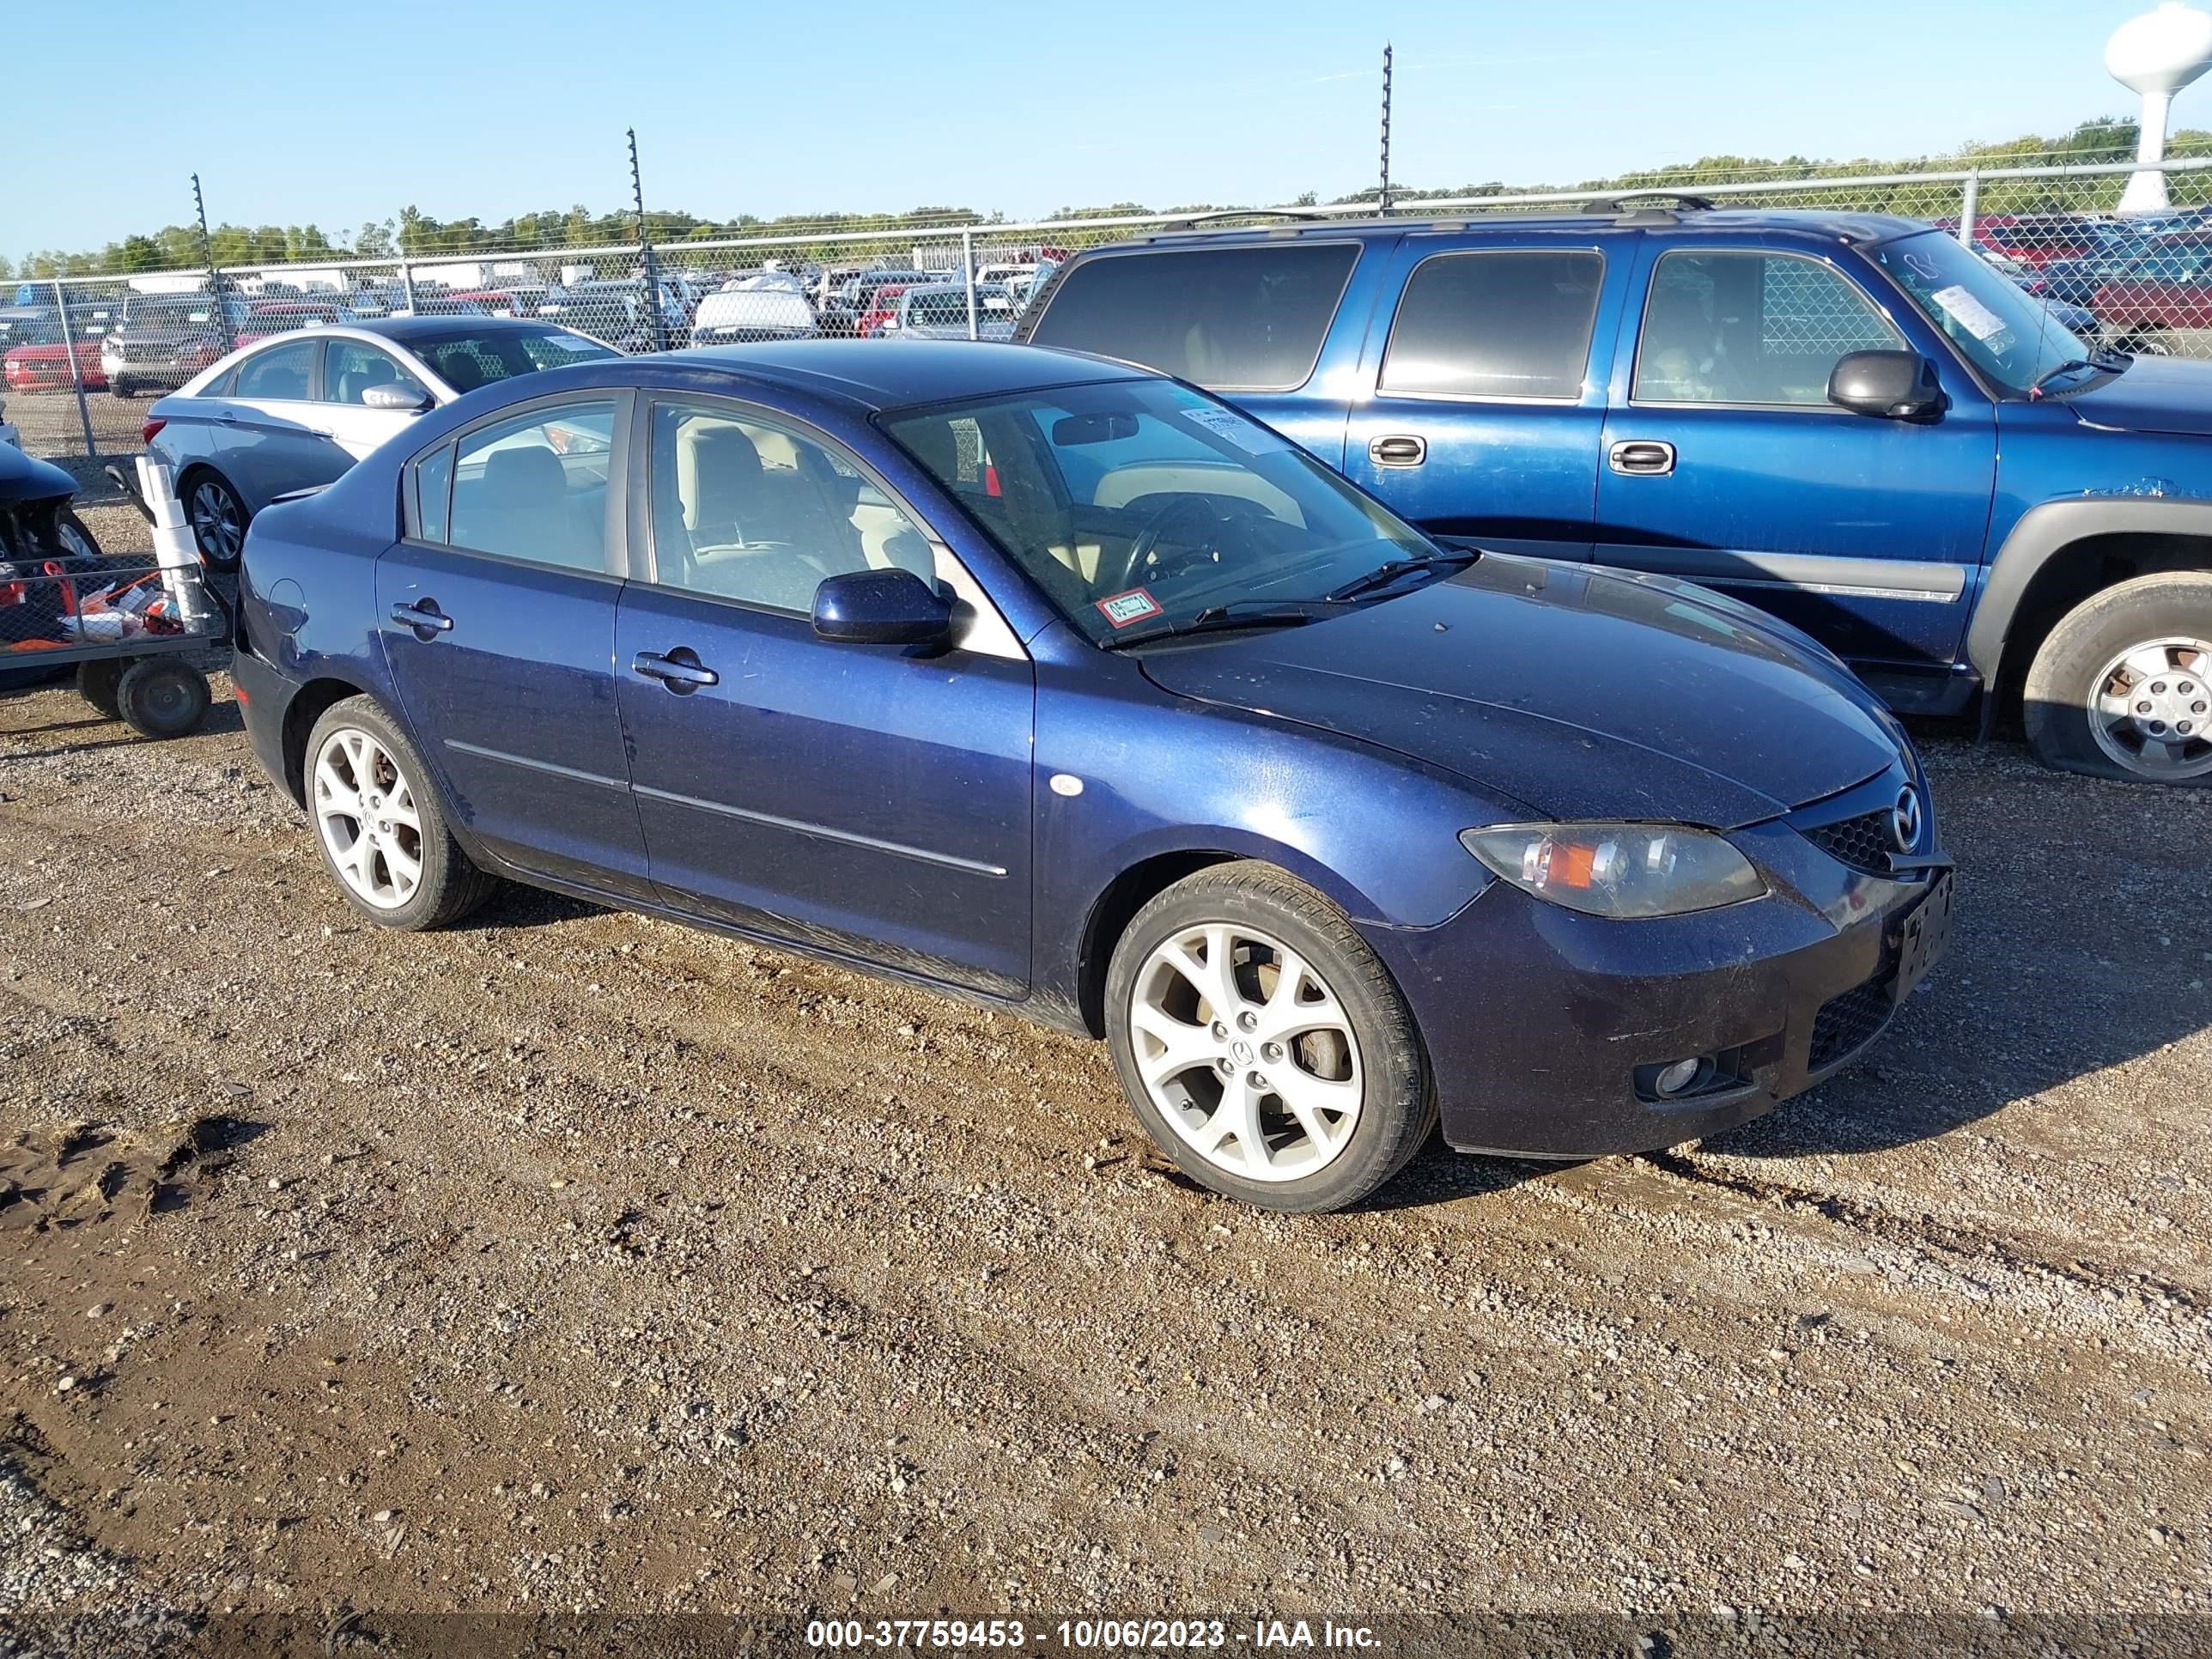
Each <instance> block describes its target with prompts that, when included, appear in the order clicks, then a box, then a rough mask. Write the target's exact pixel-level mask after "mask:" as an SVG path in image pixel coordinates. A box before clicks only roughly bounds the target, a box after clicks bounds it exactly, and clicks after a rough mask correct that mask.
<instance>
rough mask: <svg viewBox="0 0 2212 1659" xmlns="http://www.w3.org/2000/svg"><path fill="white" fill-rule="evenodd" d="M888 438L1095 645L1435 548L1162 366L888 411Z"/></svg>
mask: <svg viewBox="0 0 2212 1659" xmlns="http://www.w3.org/2000/svg"><path fill="white" fill-rule="evenodd" d="M885 424H886V427H887V428H888V430H889V431H890V435H891V436H892V437H893V438H894V439H895V440H896V441H897V442H898V444H899V445H900V447H902V448H903V449H905V450H906V451H907V453H909V454H910V455H912V456H913V457H914V458H915V460H916V461H917V462H918V463H919V464H920V465H921V466H922V467H923V468H925V469H926V470H927V471H928V472H929V473H930V474H931V475H932V476H933V477H934V478H935V479H936V480H937V482H938V483H939V485H941V486H942V487H943V488H944V489H945V492H946V493H947V494H948V495H951V497H952V498H953V499H954V500H955V501H958V502H959V503H960V504H961V506H962V507H964V508H965V509H966V510H967V512H968V513H969V516H970V517H972V518H973V519H974V520H975V522H976V523H977V524H978V525H980V526H981V527H982V529H983V531H984V532H985V533H986V534H987V535H988V536H989V537H990V538H991V539H992V540H993V541H994V542H996V543H997V544H998V545H999V546H1000V549H1002V550H1004V551H1005V553H1006V556H1007V557H1008V558H1009V559H1011V560H1012V561H1013V562H1015V563H1017V564H1018V565H1020V566H1021V567H1022V568H1023V569H1024V570H1025V571H1027V572H1028V573H1029V574H1030V576H1031V577H1032V578H1033V579H1034V580H1036V583H1037V585H1038V586H1040V587H1042V589H1043V590H1044V592H1046V593H1047V594H1048V596H1049V597H1050V598H1051V599H1052V601H1053V603H1054V605H1056V606H1057V607H1058V608H1059V610H1060V612H1061V613H1062V614H1063V615H1064V616H1066V617H1067V619H1068V620H1069V621H1070V622H1071V623H1073V624H1074V625H1075V626H1076V628H1077V629H1079V630H1081V632H1082V633H1083V634H1084V635H1085V636H1086V637H1087V638H1089V639H1090V640H1091V641H1092V642H1093V643H1096V644H1102V645H1103V644H1107V643H1114V644H1120V643H1123V642H1125V641H1133V640H1139V639H1144V638H1147V637H1150V636H1152V635H1158V634H1171V633H1174V632H1176V631H1177V630H1178V629H1181V628H1184V627H1186V626H1188V625H1190V624H1194V623H1210V622H1211V621H1212V619H1213V618H1215V617H1234V615H1235V614H1236V613H1237V611H1238V610H1239V609H1240V608H1242V607H1245V606H1252V607H1256V608H1261V609H1265V608H1267V607H1269V606H1274V607H1282V606H1291V607H1308V608H1310V609H1311V610H1312V611H1313V614H1314V615H1315V616H1316V617H1322V616H1326V615H1329V614H1334V607H1335V606H1336V605H1339V604H1340V603H1345V602H1346V601H1340V600H1337V599H1332V598H1331V595H1332V594H1333V593H1334V592H1335V590H1336V589H1338V588H1340V587H1342V586H1346V584H1349V583H1352V582H1353V581H1355V580H1358V579H1359V578H1362V577H1364V576H1368V575H1370V574H1372V573H1374V572H1375V571H1376V569H1377V568H1379V567H1380V566H1382V565H1383V564H1386V563H1389V562H1391V561H1394V560H1404V559H1422V558H1425V557H1427V556H1431V555H1433V554H1434V553H1435V552H1436V549H1435V548H1433V547H1432V546H1431V544H1429V543H1428V542H1427V541H1425V540H1424V539H1423V538H1422V537H1421V536H1420V534H1419V532H1417V531H1414V530H1413V529H1412V528H1410V527H1409V526H1407V525H1405V524H1402V523H1401V522H1400V521H1399V520H1396V519H1395V518H1393V517H1392V516H1391V515H1390V514H1389V513H1388V512H1387V511H1385V510H1384V509H1383V507H1381V506H1380V505H1378V504H1377V503H1376V502H1374V501H1370V500H1369V499H1368V498H1367V497H1365V496H1364V495H1361V494H1359V492H1358V490H1356V489H1353V488H1352V486H1351V485H1350V484H1348V483H1345V481H1344V480H1343V479H1341V478H1340V477H1337V475H1336V474H1334V472H1331V471H1328V469H1327V468H1326V467H1324V466H1322V465H1321V464H1320V463H1319V462H1318V461H1316V460H1314V459H1312V458H1311V457H1310V456H1309V455H1307V454H1306V453H1304V451H1303V450H1300V449H1298V448H1297V447H1295V446H1294V445H1292V444H1291V443H1289V442H1288V441H1285V440H1284V439H1283V438H1281V437H1279V436H1278V435H1276V434H1274V433H1273V432H1271V431H1270V430H1268V429H1267V428H1266V427H1264V426H1261V425H1260V424H1259V423H1257V422H1254V421H1252V420H1249V419H1248V418H1247V417H1246V416H1243V415H1241V414H1239V413H1238V412H1237V411H1236V410H1232V409H1231V408H1229V407H1228V406H1227V405H1225V404H1220V403H1217V402H1216V401H1215V400H1214V399H1212V398H1208V397H1205V396H1203V395H1201V394H1200V393H1198V392H1193V391H1191V390H1189V389H1188V387H1184V386H1175V385H1171V384H1170V383H1169V382H1166V381H1164V380H1115V381H1106V382H1101V383H1096V384H1092V385H1088V386H1061V387H1057V388H1054V389H1053V390H1051V391H1048V392H1032V393H1026V394H1023V395H1020V396H1017V397H1011V398H994V399H990V400H988V401H982V402H976V403H969V404H943V405H939V406H937V407H935V408H932V409H927V410H919V411H917V412H915V413H913V414H907V415H898V414H894V415H890V416H886V417H885Z"/></svg>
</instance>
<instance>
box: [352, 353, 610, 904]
mask: <svg viewBox="0 0 2212 1659" xmlns="http://www.w3.org/2000/svg"><path fill="white" fill-rule="evenodd" d="M626 409H627V400H626V399H622V398H606V397H599V398H574V399H570V400H568V401H566V402H562V403H558V404H539V405H535V406H533V407H532V409H531V410H529V411H527V412H526V413H523V414H520V415H518V416H512V417H510V418H508V419H507V420H503V421H500V422H494V423H490V424H487V425H483V426H479V427H477V428H473V429H472V430H470V431H467V432H465V433H463V434H461V435H460V436H459V439H458V441H456V442H455V443H451V444H447V445H446V446H445V447H443V448H441V449H438V450H435V451H434V452H432V453H430V454H429V455H428V456H426V457H424V458H423V459H422V460H420V461H418V462H416V464H415V465H414V466H413V468H412V469H411V473H412V477H411V481H410V489H411V492H412V494H413V495H414V497H415V501H414V504H413V511H414V513H415V523H414V525H413V526H412V528H413V530H414V532H415V533H414V534H413V535H411V536H410V538H408V539H407V540H405V541H403V542H401V543H400V544H398V546H396V547H394V548H392V550H390V551H388V552H386V554H385V555H384V556H383V557H382V558H380V559H379V560H378V561H377V568H376V603H377V616H378V619H379V623H380V628H381V631H382V635H383V641H384V654H385V660H386V663H387V664H388V665H390V667H391V671H392V682H393V684H394V685H395V686H396V687H397V688H398V692H399V698H400V702H401V704H402V706H403V708H404V710H405V713H406V716H407V721H408V724H409V726H410V727H411V728H412V730H413V732H414V733H415V737H416V741H417V743H418V744H420V745H421V747H422V751H423V753H424V755H425V757H427V758H428V761H429V763H430V764H431V765H432V766H433V767H434V768H435V769H436V770H437V771H438V772H439V774H440V775H441V778H442V780H443V781H444V783H445V786H446V796H447V799H448V800H450V801H451V802H452V803H453V809H454V811H456V812H458V813H459V816H460V819H461V822H462V823H463V824H464V825H465V826H466V828H467V829H469V830H470V831H471V833H472V834H473V835H475V836H477V838H478V839H480V840H481V841H483V842H484V843H485V844H486V845H487V846H488V847H489V848H490V849H491V850H492V851H493V852H495V853H496V854H498V855H499V856H500V857H501V858H502V859H505V860H507V861H508V862H510V863H512V864H513V865H515V866H519V867H520V868H521V869H524V870H526V871H530V872H536V873H540V874H544V875H548V876H551V877H553V878H556V879H558V880H562V881H565V882H568V883H571V884H576V885H580V886H583V887H588V888H592V889H595V890H603V891H606V892H609V893H612V894H617V895H623V894H627V895H634V896H651V892H652V889H651V885H650V883H649V882H648V880H647V875H646V866H645V842H644V836H643V835H642V833H641V830H640V829H639V827H638V821H637V809H636V808H635V806H634V805H631V802H630V796H629V776H628V769H627V763H626V761H625V759H624V756H623V733H622V720H621V716H620V714H619V711H618V709H617V703H616V698H615V681H614V668H613V663H614V646H615V610H616V602H617V599H619V597H620V595H621V593H622V586H623V583H622V577H621V574H620V572H621V570H622V568H623V545H622V539H621V525H620V511H619V505H618V504H612V505H611V503H610V500H609V497H610V495H611V490H610V487H609V472H610V470H611V466H612V464H613V435H614V433H615V431H616V429H617V423H616V416H617V411H626Z"/></svg>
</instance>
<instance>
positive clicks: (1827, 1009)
mask: <svg viewBox="0 0 2212 1659" xmlns="http://www.w3.org/2000/svg"><path fill="white" fill-rule="evenodd" d="M1891 1012H1893V1004H1892V1003H1891V1002H1890V1000H1889V981H1888V978H1887V974H1886V973H1885V974H1884V975H1881V976H1878V977H1876V978H1874V979H1870V980H1869V981H1867V982H1866V983H1865V984H1863V985H1861V986H1859V987H1857V988H1855V989H1853V990H1849V991H1846V992H1844V994H1843V995H1841V996H1839V997H1831V998H1829V999H1828V1000H1827V1001H1826V1002H1824V1003H1822V1004H1821V1005H1820V1012H1819V1013H1817V1014H1815V1015H1814V1016H1813V1046H1812V1050H1811V1052H1810V1053H1809V1054H1808V1055H1807V1056H1806V1059H1805V1069H1806V1070H1807V1071H1808V1072H1824V1071H1826V1070H1827V1068H1828V1067H1829V1066H1833V1065H1836V1064H1838V1062H1839V1061H1842V1060H1848V1059H1850V1056H1851V1055H1853V1054H1857V1052H1858V1051H1859V1050H1860V1049H1862V1048H1865V1047H1866V1046H1867V1044H1868V1043H1869V1042H1873V1041H1874V1040H1875V1038H1876V1037H1878V1036H1881V1028H1882V1027H1883V1026H1885V1025H1887V1024H1889V1017H1890V1014H1891Z"/></svg>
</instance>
